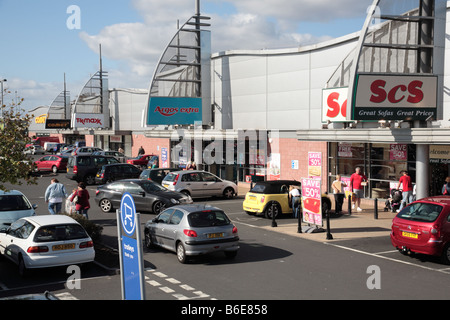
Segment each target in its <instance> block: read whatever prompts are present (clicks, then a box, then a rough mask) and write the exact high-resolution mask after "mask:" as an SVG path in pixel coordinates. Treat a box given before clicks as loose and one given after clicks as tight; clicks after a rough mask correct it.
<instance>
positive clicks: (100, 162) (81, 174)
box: [66, 155, 119, 184]
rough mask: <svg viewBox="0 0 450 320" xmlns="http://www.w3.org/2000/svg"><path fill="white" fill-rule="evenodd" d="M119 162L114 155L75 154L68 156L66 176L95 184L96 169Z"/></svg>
mask: <svg viewBox="0 0 450 320" xmlns="http://www.w3.org/2000/svg"><path fill="white" fill-rule="evenodd" d="M112 163H119V160H117V159H116V158H114V157H106V156H92V155H89V156H75V157H70V158H69V162H68V163H67V174H66V177H67V178H68V179H71V180H75V181H77V182H80V181H84V182H86V183H87V184H95V176H96V175H97V172H98V170H99V169H100V168H101V167H102V166H104V165H105V164H112Z"/></svg>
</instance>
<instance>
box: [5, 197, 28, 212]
mask: <svg viewBox="0 0 450 320" xmlns="http://www.w3.org/2000/svg"><path fill="white" fill-rule="evenodd" d="M30 209H31V206H30V203H29V202H28V201H27V200H26V199H25V198H24V196H22V195H1V196H0V211H17V210H30Z"/></svg>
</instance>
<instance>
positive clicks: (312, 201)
mask: <svg viewBox="0 0 450 320" xmlns="http://www.w3.org/2000/svg"><path fill="white" fill-rule="evenodd" d="M320 190H321V181H320V179H305V178H303V179H302V208H303V221H304V222H306V223H310V224H315V225H319V226H322V196H321V192H320Z"/></svg>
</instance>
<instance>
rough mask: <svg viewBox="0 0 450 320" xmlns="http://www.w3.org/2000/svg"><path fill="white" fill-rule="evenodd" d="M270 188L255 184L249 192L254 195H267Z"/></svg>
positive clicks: (265, 185)
mask: <svg viewBox="0 0 450 320" xmlns="http://www.w3.org/2000/svg"><path fill="white" fill-rule="evenodd" d="M269 189H270V186H269V185H267V184H255V185H254V186H253V188H252V189H251V190H250V192H254V193H269Z"/></svg>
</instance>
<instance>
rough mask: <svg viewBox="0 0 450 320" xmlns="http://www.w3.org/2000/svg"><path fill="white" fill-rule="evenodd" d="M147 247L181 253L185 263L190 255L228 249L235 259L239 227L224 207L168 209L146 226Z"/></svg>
mask: <svg viewBox="0 0 450 320" xmlns="http://www.w3.org/2000/svg"><path fill="white" fill-rule="evenodd" d="M144 235H145V245H146V247H147V248H151V247H153V246H159V247H162V248H165V249H167V250H170V251H174V252H176V254H177V259H178V261H179V262H181V263H185V262H186V261H187V258H188V257H189V256H197V255H202V254H207V253H212V252H220V251H222V252H224V253H225V256H227V257H228V258H234V257H235V256H236V254H237V252H238V250H239V236H238V231H237V228H236V226H235V225H234V224H233V223H232V222H231V221H230V219H229V218H228V217H227V215H226V214H225V212H223V211H222V210H221V209H219V208H216V207H212V206H205V205H194V204H192V205H180V206H175V207H171V208H168V209H166V210H164V211H163V212H161V213H160V214H159V215H158V216H157V217H156V218H154V219H153V220H150V221H148V222H147V223H146V224H145V228H144Z"/></svg>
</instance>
